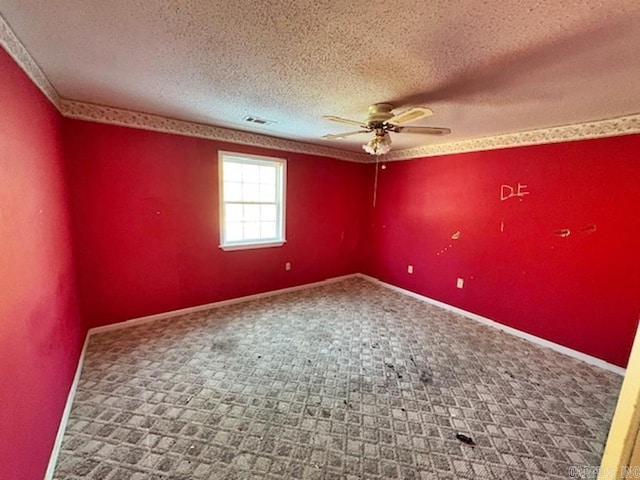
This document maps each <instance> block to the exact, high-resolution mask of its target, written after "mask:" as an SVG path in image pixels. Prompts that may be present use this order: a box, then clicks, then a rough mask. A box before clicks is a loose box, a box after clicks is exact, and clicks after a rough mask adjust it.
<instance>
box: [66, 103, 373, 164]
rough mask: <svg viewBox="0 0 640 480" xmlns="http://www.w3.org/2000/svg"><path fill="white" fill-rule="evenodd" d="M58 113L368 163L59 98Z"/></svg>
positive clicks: (307, 146) (342, 153) (326, 150)
mask: <svg viewBox="0 0 640 480" xmlns="http://www.w3.org/2000/svg"><path fill="white" fill-rule="evenodd" d="M60 111H61V112H62V115H64V116H65V117H68V118H76V119H79V120H89V121H92V122H99V123H108V124H111V125H121V126H126V127H134V128H140V129H143V130H153V131H156V132H165V133H175V134H179V135H185V136H188V137H198V138H207V139H210V140H219V141H223V142H229V143H235V144H239V145H252V146H256V147H262V148H270V149H274V150H283V151H286V152H296V153H304V154H311V155H320V156H323V157H331V158H335V159H338V160H346V161H349V162H359V163H366V162H367V161H369V159H368V157H367V156H366V155H364V154H362V153H355V152H349V151H346V150H339V149H337V148H330V147H323V146H321V145H314V144H311V143H303V142H297V141H294V140H286V139H284V138H277V137H270V136H267V135H260V134H257V133H250V132H243V131H240V130H232V129H230V128H222V127H215V126H213V125H205V124H202V123H193V122H186V121H183V120H176V119H173V118H169V117H162V116H160V115H152V114H148V113H140V112H134V111H131V110H125V109H121V108H114V107H106V106H103V105H95V104H91V103H85V102H77V101H75V100H66V99H62V100H61V102H60Z"/></svg>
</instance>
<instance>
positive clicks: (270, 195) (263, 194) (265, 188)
mask: <svg viewBox="0 0 640 480" xmlns="http://www.w3.org/2000/svg"><path fill="white" fill-rule="evenodd" d="M260 201H261V202H271V203H275V202H276V186H275V185H266V184H264V183H263V184H261V185H260Z"/></svg>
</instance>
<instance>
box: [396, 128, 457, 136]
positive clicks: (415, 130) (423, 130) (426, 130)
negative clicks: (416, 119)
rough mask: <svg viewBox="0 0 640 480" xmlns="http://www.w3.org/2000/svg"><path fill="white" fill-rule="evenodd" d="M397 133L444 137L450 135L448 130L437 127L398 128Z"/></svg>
mask: <svg viewBox="0 0 640 480" xmlns="http://www.w3.org/2000/svg"><path fill="white" fill-rule="evenodd" d="M396 131H397V132H398V133H400V132H402V133H422V134H426V135H446V134H448V133H451V130H450V129H449V128H439V127H398V129H397V130H396Z"/></svg>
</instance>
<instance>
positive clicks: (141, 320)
mask: <svg viewBox="0 0 640 480" xmlns="http://www.w3.org/2000/svg"><path fill="white" fill-rule="evenodd" d="M358 276H360V274H359V273H352V274H349V275H342V276H339V277H332V278H328V279H326V280H321V281H319V282H313V283H305V284H304V285H296V286H295V287H287V288H281V289H279V290H271V291H269V292H263V293H256V294H254V295H247V296H245V297H238V298H231V299H229V300H221V301H219V302H213V303H207V304H204V305H196V306H195V307H189V308H182V309H180V310H172V311H170V312H164V313H158V314H155V315H147V316H145V317H138V318H132V319H131V320H125V321H122V322H118V323H113V324H111V325H104V326H102V327H93V328H90V329H89V335H94V334H96V333H102V332H109V331H112V330H120V329H123V328H131V327H135V326H136V325H143V324H145V323H149V322H155V321H156V320H162V319H164V318H171V317H175V316H177V315H185V314H188V313H194V312H200V311H202V310H209V309H211V308H220V307H225V306H227V305H233V304H236V303H243V302H249V301H251V300H257V299H259V298H266V297H272V296H274V295H281V294H283V293H288V292H295V291H298V290H306V289H308V288H314V287H319V286H321V285H327V284H329V283H335V282H341V281H343V280H346V279H348V278H355V277H358Z"/></svg>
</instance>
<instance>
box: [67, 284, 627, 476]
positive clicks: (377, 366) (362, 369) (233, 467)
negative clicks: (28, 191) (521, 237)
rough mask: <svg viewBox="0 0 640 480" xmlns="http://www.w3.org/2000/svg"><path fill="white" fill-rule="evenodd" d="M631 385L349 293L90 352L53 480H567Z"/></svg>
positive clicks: (98, 344) (205, 321) (287, 300)
mask: <svg viewBox="0 0 640 480" xmlns="http://www.w3.org/2000/svg"><path fill="white" fill-rule="evenodd" d="M621 381H622V378H621V377H620V376H619V375H617V374H615V373H612V372H607V371H604V370H600V369H598V368H596V367H593V366H590V365H587V364H585V363H582V362H579V361H577V360H574V359H572V358H569V357H566V356H564V355H561V354H559V353H556V352H553V351H551V350H548V349H545V348H542V347H539V346H536V345H533V344H531V343H529V342H526V341H524V340H521V339H518V338H515V337H512V336H510V335H508V334H504V333H502V332H496V331H495V330H494V329H492V328H490V327H486V326H483V325H480V324H477V323H476V322H472V321H470V320H467V319H465V318H462V317H460V316H458V315H456V314H453V313H450V312H447V311H444V310H441V309H439V308H437V307H434V306H432V305H429V304H426V303H424V302H421V301H419V300H416V299H413V298H409V297H407V296H404V295H402V294H400V293H397V292H392V291H390V290H388V289H386V288H383V287H380V286H377V285H374V284H372V283H369V282H367V281H365V280H360V279H354V280H347V281H344V282H340V283H334V284H331V285H327V286H322V287H318V288H314V289H309V290H303V291H299V292H294V293H286V294H282V295H279V296H276V297H270V298H267V299H261V300H256V301H252V302H247V303H243V304H237V305H234V306H229V307H222V308H218V309H212V310H207V311H202V312H198V313H191V314H186V315H182V316H177V317H174V318H169V319H166V320H161V321H156V322H154V323H149V324H145V325H141V326H137V327H133V328H128V329H125V330H118V331H114V332H108V333H100V334H96V335H93V336H92V337H91V340H90V342H89V346H88V350H87V355H86V358H85V362H84V368H83V371H82V375H81V378H80V382H79V386H78V391H77V395H76V398H75V400H74V404H73V408H72V411H71V416H70V420H69V423H68V426H67V430H66V433H65V435H64V440H63V443H62V450H61V454H60V456H59V458H58V464H57V468H56V470H55V474H54V479H55V480H80V479H83V480H98V479H107V480H116V479H133V480H145V479H148V480H151V479H154V480H170V479H171V480H194V479H202V480H213V479H256V480H257V479H273V480H278V479H281V480H285V479H308V480H311V479H318V480H320V479H324V480H333V479H336V480H338V479H346V480H351V479H353V480H356V479H358V478H361V479H362V478H365V479H367V480H388V479H407V480H423V479H424V480H428V479H433V480H436V479H438V480H454V479H469V480H471V479H473V480H482V479H485V480H493V479H504V480H509V479H514V480H515V479H517V480H527V479H528V480H554V479H558V480H559V479H565V478H569V476H570V473H571V472H570V468H571V466H580V467H582V468H584V467H586V466H593V467H595V466H597V465H598V462H599V459H600V454H601V452H602V448H603V445H604V441H605V438H606V435H607V431H608V426H609V422H610V419H611V415H612V412H613V409H614V407H615V402H616V397H617V393H618V391H619V388H620V384H621ZM458 433H461V434H464V435H466V436H469V437H471V438H472V439H473V440H474V442H475V443H476V446H475V447H473V448H472V447H471V446H469V445H466V444H464V443H462V442H461V441H459V440H458V439H457V438H456V434H458Z"/></svg>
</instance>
